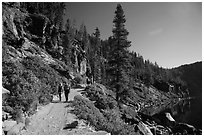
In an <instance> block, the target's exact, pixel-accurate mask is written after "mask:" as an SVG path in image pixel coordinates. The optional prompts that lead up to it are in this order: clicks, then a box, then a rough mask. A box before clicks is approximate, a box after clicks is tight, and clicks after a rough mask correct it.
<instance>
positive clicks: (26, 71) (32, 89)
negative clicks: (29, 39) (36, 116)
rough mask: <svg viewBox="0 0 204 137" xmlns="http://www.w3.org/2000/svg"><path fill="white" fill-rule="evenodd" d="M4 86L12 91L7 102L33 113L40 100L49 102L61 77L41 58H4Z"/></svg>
mask: <svg viewBox="0 0 204 137" xmlns="http://www.w3.org/2000/svg"><path fill="white" fill-rule="evenodd" d="M2 67H3V71H2V74H3V87H5V88H6V89H8V90H9V91H10V92H11V97H10V98H8V99H7V104H8V105H9V106H10V107H12V108H14V110H16V109H21V110H22V111H26V112H29V113H33V112H34V111H35V109H36V108H37V107H36V106H37V104H38V102H39V103H41V104H47V103H49V102H50V101H51V100H52V96H51V93H55V92H57V85H58V82H59V81H60V77H59V76H58V75H57V73H56V71H54V70H53V69H52V68H50V67H49V66H48V65H46V64H44V63H43V62H42V61H41V60H40V58H34V57H32V58H26V59H23V60H22V61H21V62H19V61H15V60H9V59H8V60H6V59H4V60H3V64H2Z"/></svg>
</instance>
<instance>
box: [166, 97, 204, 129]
mask: <svg viewBox="0 0 204 137" xmlns="http://www.w3.org/2000/svg"><path fill="white" fill-rule="evenodd" d="M166 111H168V112H170V113H171V115H172V117H173V118H174V119H175V120H176V121H177V122H183V123H188V124H190V125H193V126H194V127H196V128H199V129H202V98H195V99H185V100H181V101H179V102H178V103H177V104H176V105H174V106H172V107H171V108H169V109H167V110H166Z"/></svg>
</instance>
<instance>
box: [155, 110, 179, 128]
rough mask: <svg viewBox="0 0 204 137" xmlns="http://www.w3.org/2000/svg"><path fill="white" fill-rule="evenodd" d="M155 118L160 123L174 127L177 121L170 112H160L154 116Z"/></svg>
mask: <svg viewBox="0 0 204 137" xmlns="http://www.w3.org/2000/svg"><path fill="white" fill-rule="evenodd" d="M153 119H154V120H155V121H156V122H157V123H158V124H160V125H163V126H167V127H171V128H172V127H174V126H175V124H176V121H175V120H174V119H173V117H172V116H171V114H170V113H167V112H166V113H160V114H156V115H154V116H153Z"/></svg>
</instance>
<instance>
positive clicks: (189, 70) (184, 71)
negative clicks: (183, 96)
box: [172, 62, 202, 97]
mask: <svg viewBox="0 0 204 137" xmlns="http://www.w3.org/2000/svg"><path fill="white" fill-rule="evenodd" d="M172 71H173V72H174V71H178V72H179V74H178V75H180V77H181V79H182V80H183V81H185V82H186V84H187V87H188V90H189V94H190V96H196V97H200V96H201V95H202V62H196V63H192V64H188V65H182V66H180V67H178V68H174V69H172Z"/></svg>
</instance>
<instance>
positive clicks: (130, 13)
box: [65, 2, 202, 68]
mask: <svg viewBox="0 0 204 137" xmlns="http://www.w3.org/2000/svg"><path fill="white" fill-rule="evenodd" d="M120 4H121V5H122V8H123V10H124V14H125V18H126V23H125V28H126V29H127V30H128V31H129V35H128V40H130V41H131V47H130V49H129V50H131V51H135V52H137V53H139V54H140V55H142V56H143V57H144V59H149V60H150V61H151V62H153V63H154V62H157V64H158V65H159V66H162V67H164V68H172V67H178V66H180V65H183V64H189V63H193V62H196V61H201V60H202V4H201V3H199V2H163V3H162V2H144V3H143V2H120ZM116 6H117V3H113V2H95V3H94V2H76V3H74V2H69V3H66V8H67V9H66V13H65V20H66V19H67V18H70V19H75V20H76V22H77V25H78V27H79V26H80V24H82V23H84V24H85V25H86V28H87V31H88V32H89V34H92V33H93V32H94V30H95V28H96V27H98V28H99V30H100V33H101V39H104V40H105V39H108V37H109V36H112V28H113V23H112V22H113V18H114V16H115V13H114V12H115V10H116Z"/></svg>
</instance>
